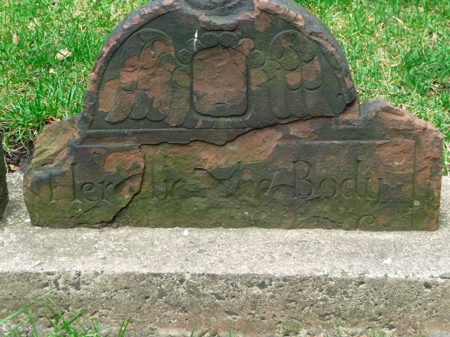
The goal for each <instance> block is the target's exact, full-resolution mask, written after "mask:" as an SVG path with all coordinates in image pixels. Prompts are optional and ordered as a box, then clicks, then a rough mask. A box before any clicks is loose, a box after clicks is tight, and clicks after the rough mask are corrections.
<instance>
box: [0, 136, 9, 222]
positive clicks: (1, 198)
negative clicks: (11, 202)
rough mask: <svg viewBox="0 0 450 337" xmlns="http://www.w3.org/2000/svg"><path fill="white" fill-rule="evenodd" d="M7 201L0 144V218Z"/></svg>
mask: <svg viewBox="0 0 450 337" xmlns="http://www.w3.org/2000/svg"><path fill="white" fill-rule="evenodd" d="M0 136H1V133H0ZM0 139H1V137H0ZM7 203H8V186H7V185H6V166H5V160H4V154H3V147H2V146H1V145H0V220H1V218H2V216H3V213H4V212H5V208H6V204H7Z"/></svg>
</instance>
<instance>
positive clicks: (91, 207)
mask: <svg viewBox="0 0 450 337" xmlns="http://www.w3.org/2000/svg"><path fill="white" fill-rule="evenodd" d="M441 148H442V137H441V135H440V134H439V132H438V131H437V130H436V129H435V128H434V127H433V126H432V125H430V124H428V123H426V122H423V121H420V120H419V119H417V118H415V117H413V116H412V115H410V114H409V113H407V112H405V111H403V110H400V109H395V108H393V107H391V106H390V105H388V104H387V103H384V102H376V101H374V102H372V101H369V102H366V103H364V104H363V105H362V106H360V105H359V102H358V100H357V95H356V90H355V87H354V85H353V81H352V78H351V73H350V70H349V67H348V64H347V61H346V59H345V56H344V55H343V53H342V50H341V48H340V46H339V44H338V43H337V42H336V40H335V39H334V37H333V36H332V35H331V33H330V32H329V31H328V29H327V28H326V27H325V26H324V25H323V24H322V23H321V22H320V21H319V20H318V19H317V18H315V17H314V16H313V15H312V14H310V13H308V12H307V11H306V10H305V9H304V8H302V7H300V6H298V5H297V4H295V3H293V2H292V1H288V0H236V1H234V0H233V1H231V0H209V1H197V0H156V1H151V2H149V3H148V4H147V5H145V6H143V7H141V8H140V9H138V10H137V11H135V12H133V13H132V14H130V15H129V16H128V17H127V18H126V19H125V20H124V21H123V22H122V23H121V24H120V25H119V26H118V27H117V28H116V29H115V30H114V32H113V33H112V34H111V35H110V37H109V38H108V40H107V41H106V43H105V45H104V46H103V48H102V50H101V52H100V54H99V58H98V60H97V62H96V64H95V66H94V70H93V72H92V75H91V78H90V81H89V84H88V88H87V91H86V96H85V103H84V106H83V113H82V114H80V115H79V116H76V117H74V118H72V119H70V120H67V121H62V122H59V123H55V124H52V125H51V126H49V127H47V128H46V129H45V130H44V132H43V133H42V135H41V136H40V138H39V140H38V142H37V144H36V147H35V153H34V158H33V161H32V163H31V165H30V166H29V168H28V170H27V172H26V175H25V179H24V192H25V201H26V204H27V206H28V210H29V212H30V216H31V220H32V223H33V224H35V225H40V226H52V227H72V226H79V225H85V226H104V225H108V224H109V223H114V225H124V226H146V227H173V226H178V227H197V226H199V227H215V226H222V227H247V226H259V227H267V228H269V227H275V228H286V229H291V228H342V229H364V230H411V229H414V230H434V229H436V228H437V224H438V210H439V196H440V182H441V176H440V174H441Z"/></svg>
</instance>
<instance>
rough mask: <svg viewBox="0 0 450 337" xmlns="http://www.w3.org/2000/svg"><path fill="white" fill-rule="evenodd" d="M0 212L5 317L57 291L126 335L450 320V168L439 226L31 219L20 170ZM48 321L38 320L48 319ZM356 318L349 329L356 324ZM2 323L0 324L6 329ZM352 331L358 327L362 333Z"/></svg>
mask: <svg viewBox="0 0 450 337" xmlns="http://www.w3.org/2000/svg"><path fill="white" fill-rule="evenodd" d="M8 180H9V184H10V185H9V186H10V194H11V201H10V203H9V205H8V208H7V210H6V213H5V216H4V218H3V220H1V222H0V247H1V249H0V284H1V287H0V303H1V304H0V318H3V317H6V316H7V315H8V314H10V313H12V312H13V311H14V310H17V309H18V308H20V307H21V300H25V301H31V300H33V299H36V298H37V297H39V296H41V295H43V294H45V293H46V292H48V291H50V290H53V289H54V293H53V295H52V298H53V299H54V300H55V302H56V303H57V304H59V305H60V307H61V309H62V310H64V311H66V310H67V311H66V313H67V315H69V314H70V313H75V312H76V311H77V310H79V309H81V308H87V312H86V314H85V315H84V322H85V323H86V324H90V319H91V317H92V316H94V317H96V318H97V319H98V321H99V323H100V325H101V326H111V325H113V326H117V327H118V326H120V324H121V322H122V321H123V320H124V319H125V318H126V317H128V316H131V317H132V322H131V324H130V325H129V329H128V331H129V333H128V334H127V336H155V335H158V336H169V335H170V336H186V335H189V333H190V330H191V329H192V328H193V327H194V326H195V327H196V335H198V334H201V333H202V332H207V334H206V335H207V336H212V335H214V333H215V332H217V333H218V334H219V335H227V333H228V331H232V333H233V336H294V335H295V336H307V334H306V331H307V330H308V329H317V328H324V329H333V328H334V327H335V326H336V325H338V326H341V327H348V328H349V329H350V330H348V331H354V329H356V328H358V327H372V326H377V327H379V328H384V329H385V330H386V331H389V332H391V333H392V335H393V336H408V337H411V336H415V335H418V334H421V335H422V336H423V335H428V336H439V335H442V334H439V333H440V332H441V333H442V332H443V331H447V332H449V331H450V316H449V312H450V298H449V296H448V294H449V293H450V245H449V244H448V242H449V241H450V178H448V177H444V179H443V189H442V198H441V214H440V227H439V229H438V230H437V231H435V232H362V231H350V232H348V231H343V230H324V229H314V230H307V229H301V230H289V231H287V230H277V229H261V228H245V229H184V228H183V229H181V228H172V229H151V228H132V227H122V228H111V227H108V228H104V229H101V230H99V229H88V228H76V229H64V230H58V229H50V228H40V227H32V226H31V225H30V222H29V218H28V214H27V212H26V209H25V205H24V203H23V198H22V191H21V184H22V176H21V175H17V174H14V175H9V176H8ZM44 322H46V320H42V321H38V326H39V324H41V325H40V327H41V328H42V327H43V326H44V325H43V324H44ZM351 329H353V330H351ZM0 334H1V332H0ZM355 334H356V333H355Z"/></svg>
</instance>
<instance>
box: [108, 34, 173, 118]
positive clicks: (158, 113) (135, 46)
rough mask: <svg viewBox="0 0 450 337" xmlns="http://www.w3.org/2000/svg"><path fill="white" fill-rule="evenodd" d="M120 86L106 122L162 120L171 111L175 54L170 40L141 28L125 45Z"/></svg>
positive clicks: (166, 36) (165, 35) (167, 37)
mask: <svg viewBox="0 0 450 337" xmlns="http://www.w3.org/2000/svg"><path fill="white" fill-rule="evenodd" d="M120 67H121V68H120V75H119V85H118V88H117V92H116V95H115V100H114V104H113V105H112V109H111V110H110V111H108V114H107V116H106V118H105V119H106V121H107V122H109V123H119V122H122V121H124V120H125V119H127V118H131V119H134V120H141V119H144V118H148V119H150V120H151V121H155V122H156V121H161V120H163V119H165V118H166V117H167V115H168V114H169V111H170V98H171V92H172V90H171V88H170V79H171V76H172V72H173V70H174V69H175V52H174V48H173V43H172V40H171V39H170V37H169V36H168V35H167V34H165V33H164V32H162V31H160V30H156V29H150V28H147V29H142V30H140V31H138V32H137V33H135V34H134V35H132V36H131V37H130V38H129V39H128V40H127V42H126V43H125V45H124V48H123V52H122V58H121V64H120Z"/></svg>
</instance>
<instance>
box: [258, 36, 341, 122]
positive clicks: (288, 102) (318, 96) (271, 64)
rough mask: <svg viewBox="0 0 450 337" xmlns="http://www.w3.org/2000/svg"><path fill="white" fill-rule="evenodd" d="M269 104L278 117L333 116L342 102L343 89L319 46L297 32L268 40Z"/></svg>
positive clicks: (336, 113) (337, 112) (338, 110)
mask: <svg viewBox="0 0 450 337" xmlns="http://www.w3.org/2000/svg"><path fill="white" fill-rule="evenodd" d="M266 67H267V69H268V70H267V73H268V76H269V83H270V84H269V85H270V89H269V93H270V94H269V96H270V98H269V101H270V105H271V109H272V113H273V114H274V115H275V116H276V117H278V118H287V117H290V116H295V117H299V118H305V117H315V116H337V115H339V113H341V112H342V111H343V110H344V108H345V106H346V101H345V97H344V95H343V91H342V90H343V89H342V88H341V85H340V83H339V80H338V78H337V76H336V73H335V70H334V69H333V68H332V67H331V65H330V63H329V62H328V60H327V59H326V57H325V55H324V54H323V53H322V51H321V50H320V47H319V44H318V43H315V42H314V41H313V40H311V39H309V38H307V37H306V36H305V35H303V34H302V33H301V32H298V31H293V30H292V31H290V30H289V31H284V32H282V33H280V34H278V35H277V36H275V38H274V39H273V40H272V42H271V44H270V46H269V50H268V56H267V61H266Z"/></svg>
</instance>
